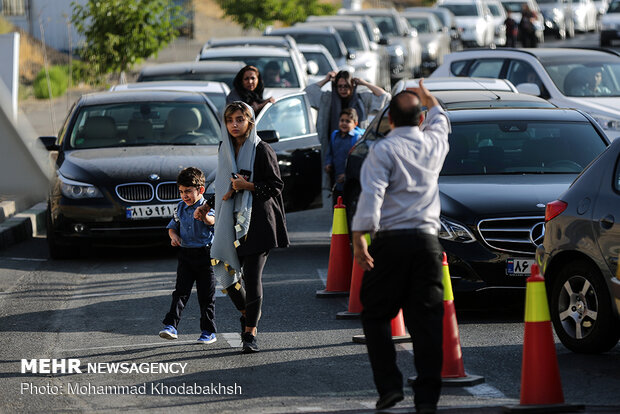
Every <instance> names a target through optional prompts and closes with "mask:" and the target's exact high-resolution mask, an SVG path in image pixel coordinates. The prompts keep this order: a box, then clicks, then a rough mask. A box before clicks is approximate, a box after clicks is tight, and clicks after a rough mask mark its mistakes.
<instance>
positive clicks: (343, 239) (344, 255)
mask: <svg viewBox="0 0 620 414" xmlns="http://www.w3.org/2000/svg"><path fill="white" fill-rule="evenodd" d="M352 265H353V257H352V256H351V241H350V239H349V228H348V226H347V212H346V209H345V205H344V204H342V197H338V202H337V203H336V205H335V206H334V220H333V223H332V240H331V246H330V249H329V265H328V268H327V283H326V286H325V289H324V290H317V291H316V296H317V297H319V298H322V297H333V296H347V295H348V294H349V287H350V286H351V268H352Z"/></svg>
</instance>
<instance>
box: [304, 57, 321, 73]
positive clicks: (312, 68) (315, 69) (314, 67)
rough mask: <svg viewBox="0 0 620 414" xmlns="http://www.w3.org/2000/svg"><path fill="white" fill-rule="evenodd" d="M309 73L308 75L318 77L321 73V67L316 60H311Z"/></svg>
mask: <svg viewBox="0 0 620 414" xmlns="http://www.w3.org/2000/svg"><path fill="white" fill-rule="evenodd" d="M307 72H308V75H313V76H314V75H316V74H317V73H319V65H318V64H317V63H316V62H315V61H314V60H309V61H308V69H307Z"/></svg>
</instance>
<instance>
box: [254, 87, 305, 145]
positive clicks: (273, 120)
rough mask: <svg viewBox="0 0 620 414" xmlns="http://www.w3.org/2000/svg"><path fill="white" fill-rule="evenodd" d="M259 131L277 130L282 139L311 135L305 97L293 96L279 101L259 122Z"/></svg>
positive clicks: (268, 109)
mask: <svg viewBox="0 0 620 414" xmlns="http://www.w3.org/2000/svg"><path fill="white" fill-rule="evenodd" d="M256 128H257V130H259V131H264V130H276V131H278V133H279V134H280V139H286V138H293V137H297V136H302V135H307V134H309V133H310V122H309V119H308V113H307V111H306V105H305V101H304V97H303V96H292V97H290V98H285V99H281V100H279V101H277V102H276V103H274V104H273V105H272V106H270V107H269V108H267V110H266V112H265V113H264V114H262V116H261V118H260V120H259V121H258V125H257V127H256Z"/></svg>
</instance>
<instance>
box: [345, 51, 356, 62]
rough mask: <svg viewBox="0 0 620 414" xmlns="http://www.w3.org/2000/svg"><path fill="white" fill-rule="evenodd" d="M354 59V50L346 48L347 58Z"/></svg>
mask: <svg viewBox="0 0 620 414" xmlns="http://www.w3.org/2000/svg"><path fill="white" fill-rule="evenodd" d="M353 59H355V50H348V51H347V60H353Z"/></svg>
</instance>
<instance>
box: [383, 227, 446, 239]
mask: <svg viewBox="0 0 620 414" xmlns="http://www.w3.org/2000/svg"><path fill="white" fill-rule="evenodd" d="M399 236H437V230H435V229H396V230H380V231H378V232H376V233H375V237H374V238H375V239H381V238H383V237H399Z"/></svg>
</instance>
